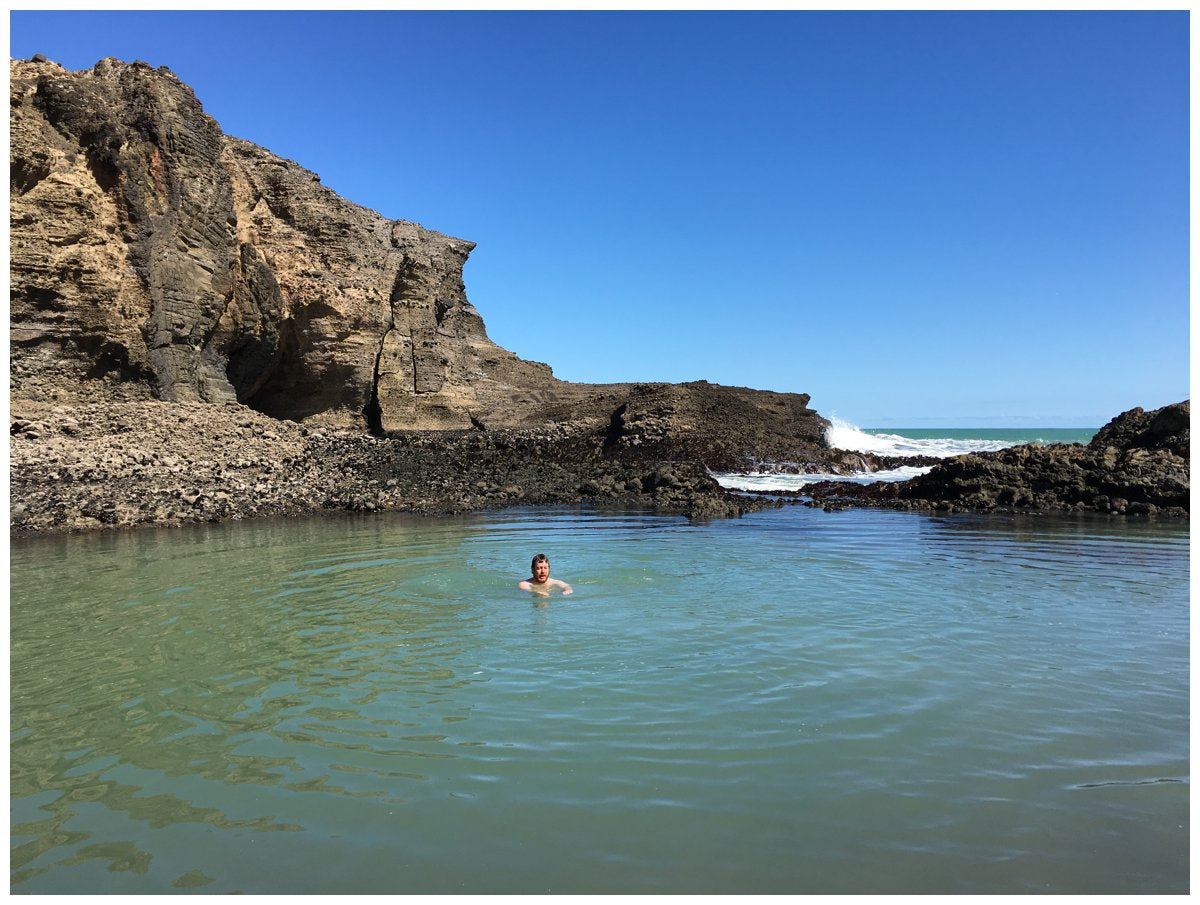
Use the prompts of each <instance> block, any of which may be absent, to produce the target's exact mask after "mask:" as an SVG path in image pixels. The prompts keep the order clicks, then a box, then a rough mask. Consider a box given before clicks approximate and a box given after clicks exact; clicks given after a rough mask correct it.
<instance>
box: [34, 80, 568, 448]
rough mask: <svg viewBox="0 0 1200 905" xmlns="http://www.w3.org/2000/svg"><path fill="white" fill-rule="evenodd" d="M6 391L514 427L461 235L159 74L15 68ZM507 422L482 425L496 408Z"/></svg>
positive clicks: (370, 421) (545, 376) (513, 368)
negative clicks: (338, 179) (412, 214)
mask: <svg viewBox="0 0 1200 905" xmlns="http://www.w3.org/2000/svg"><path fill="white" fill-rule="evenodd" d="M10 65H11V75H12V83H11V85H12V89H11V90H12V98H11V100H12V106H11V116H12V150H11V183H12V210H11V222H12V269H11V282H12V299H11V316H12V343H13V345H12V383H13V393H14V395H18V396H19V395H32V396H38V395H44V394H47V393H48V392H49V391H51V390H53V391H55V392H56V394H57V395H58V396H59V398H66V399H73V398H74V399H84V400H89V399H106V398H114V399H128V398H158V399H162V400H166V401H178V402H228V401H238V402H242V403H245V404H246V405H249V406H251V407H252V408H255V409H257V410H259V411H261V412H264V413H265V414H268V415H272V416H274V417H279V418H292V419H299V418H305V417H309V416H313V415H318V414H325V415H326V416H327V417H328V418H329V419H331V420H335V421H338V420H340V421H343V422H346V423H354V422H357V423H363V424H366V425H368V426H370V427H372V428H374V429H375V430H379V431H381V430H387V429H400V428H418V429H419V428H442V427H470V426H471V423H472V422H471V416H472V414H473V413H474V412H475V411H476V410H478V411H479V413H480V417H482V415H483V413H484V412H485V411H486V412H487V413H488V415H489V417H490V418H491V420H493V421H496V420H501V421H514V420H515V421H519V420H520V419H521V418H522V417H524V416H525V415H526V414H527V412H525V411H524V407H522V406H521V405H520V400H521V398H522V397H524V396H528V395H529V393H530V392H531V391H534V390H546V389H552V388H554V387H555V386H556V385H557V384H558V383H559V381H556V380H554V378H553V376H552V375H551V373H550V370H549V368H547V367H546V366H545V365H540V364H537V363H534V362H526V361H522V360H521V359H519V358H517V357H516V356H514V355H512V354H511V353H509V352H507V351H506V350H504V349H502V348H500V347H499V346H497V345H495V344H494V343H492V342H491V341H490V340H489V339H488V337H487V333H486V331H485V329H484V325H483V321H482V319H481V318H480V316H479V314H478V312H477V311H476V310H475V308H474V307H473V306H472V305H471V304H470V302H469V301H468V300H467V297H466V292H465V289H464V286H463V281H462V268H463V264H464V263H465V261H466V259H467V255H468V254H469V253H470V251H471V249H472V248H473V247H474V246H473V245H472V243H470V242H466V241H463V240H461V239H455V238H451V237H449V236H444V235H441V234H440V233H436V232H433V231H431V230H427V229H424V228H422V227H420V226H418V225H417V224H415V223H408V222H405V221H392V220H388V219H387V218H385V217H382V216H380V215H379V214H377V213H375V212H374V211H371V210H368V209H366V208H363V207H360V206H358V205H355V204H352V203H350V202H348V201H346V200H345V199H343V198H340V197H339V196H338V195H336V194H335V193H334V192H332V191H330V190H329V189H327V188H325V187H324V186H322V185H321V184H320V182H319V180H318V177H317V176H316V175H315V174H314V173H311V172H309V171H308V170H305V169H304V168H303V167H301V166H299V165H298V164H296V163H293V162H291V161H288V160H284V159H282V158H280V157H277V156H276V155H274V154H271V153H270V152H268V151H266V150H264V149H263V148H260V147H257V146H256V145H253V144H251V143H250V142H246V141H242V140H240V139H237V138H232V137H229V136H226V135H224V134H222V132H221V129H220V127H219V126H218V125H217V123H216V122H215V121H214V120H213V119H212V118H211V117H210V116H208V115H207V114H206V113H205V112H204V110H203V109H202V107H201V105H200V103H199V102H198V101H197V100H196V98H195V96H194V94H193V93H192V91H191V90H190V89H189V88H188V87H187V86H186V85H184V84H183V83H182V82H180V81H179V80H178V78H176V77H175V76H174V75H173V74H172V73H171V72H170V71H169V70H167V69H165V68H162V69H153V68H151V67H149V66H148V65H146V64H144V63H134V64H125V63H121V62H118V61H116V60H111V59H109V60H102V61H101V62H100V63H98V64H96V66H95V67H93V68H92V69H90V70H86V71H83V72H69V71H67V70H65V69H63V68H62V67H60V66H58V65H57V64H55V63H51V62H47V61H40V60H39V61H30V62H23V61H12V62H11V64H10ZM497 411H502V412H504V415H502V416H501V417H500V418H497V417H496V412H497Z"/></svg>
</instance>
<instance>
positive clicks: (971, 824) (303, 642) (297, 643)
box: [10, 506, 1189, 894]
mask: <svg viewBox="0 0 1200 905" xmlns="http://www.w3.org/2000/svg"><path fill="white" fill-rule="evenodd" d="M1188 541H1189V536H1188V529H1187V527H1186V526H1180V525H1170V524H1165V523H1163V524H1156V523H1154V522H1140V523H1139V522H1136V521H1132V520H1130V521H1128V522H1125V521H1118V520H1113V521H1109V520H1106V519H1104V518H1099V517H1093V518H1078V519H1067V518H1053V517H1040V518H1038V517H1022V518H1011V517H1009V518H1005V517H1000V516H989V517H984V516H969V515H954V516H946V517H929V516H924V515H917V514H911V513H898V512H873V511H869V510H851V511H847V512H841V513H830V514H826V513H823V512H820V511H814V510H810V509H806V508H803V507H794V506H793V507H785V508H783V509H779V510H772V511H768V512H763V513H757V514H753V515H748V516H746V517H743V518H741V519H735V520H725V521H714V522H712V523H708V524H698V525H690V524H688V523H687V522H686V521H685V520H683V519H680V518H676V517H665V516H657V515H653V514H647V513H641V512H598V511H594V510H586V509H561V510H544V509H542V510H537V509H514V510H507V511H503V512H495V513H487V514H480V515H473V516H469V517H461V518H411V517H404V516H397V515H378V516H373V517H370V518H358V517H348V516H347V517H336V518H327V519H315V520H307V521H295V522H287V523H274V522H272V523H249V524H230V525H219V526H209V527H201V528H190V529H175V530H169V531H139V532H130V533H120V534H98V535H92V536H83V537H63V538H38V539H30V540H23V539H14V540H13V541H12V544H11V620H10V628H11V736H10V737H11V760H10V763H11V780H10V782H11V821H12V824H11V833H12V836H11V846H12V848H11V890H12V892H14V893H156V892H165V893H170V892H199V893H235V892H242V893H293V894H296V893H539V892H552V893H639V892H641V893H822V892H824V893H887V892H894V893H1036V892H1042V893H1168V892H1173V893H1178V892H1185V891H1186V890H1187V889H1188V886H1189V877H1188V847H1189V822H1188V789H1189V751H1188V669H1189V661H1188V657H1189V644H1188V631H1189V626H1188V582H1189V574H1188ZM540 551H544V552H546V553H548V554H549V556H550V558H551V561H552V565H553V574H554V576H555V577H558V578H563V579H566V580H568V581H570V582H571V584H572V585H574V587H575V594H573V595H572V596H569V597H561V596H556V597H554V598H552V599H551V601H550V603H549V605H547V606H535V605H533V604H534V601H533V600H532V599H531V598H530V596H529V595H528V594H526V593H524V592H521V591H519V590H518V589H517V588H516V582H517V581H518V580H520V579H521V578H523V577H525V576H526V575H528V566H529V559H530V557H531V556H532V555H533V553H536V552H540ZM538 602H543V601H538Z"/></svg>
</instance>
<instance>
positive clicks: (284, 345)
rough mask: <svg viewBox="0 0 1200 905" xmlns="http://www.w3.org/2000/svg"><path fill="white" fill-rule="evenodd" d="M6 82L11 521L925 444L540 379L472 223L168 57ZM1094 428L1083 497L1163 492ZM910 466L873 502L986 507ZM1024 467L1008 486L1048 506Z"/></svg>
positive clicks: (527, 482) (239, 506) (217, 507)
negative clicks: (238, 133)
mask: <svg viewBox="0 0 1200 905" xmlns="http://www.w3.org/2000/svg"><path fill="white" fill-rule="evenodd" d="M10 75H11V81H10V135H11V141H10V189H11V191H10V197H11V208H10V227H11V241H10V251H11V258H10V260H11V265H10V384H11V398H10V433H11V439H10V463H11V472H10V496H11V513H10V517H11V522H10V524H11V529H12V530H13V531H15V532H47V531H69V530H85V529H92V528H99V527H129V526H139V525H174V524H183V523H187V522H197V521H210V520H220V519H237V518H250V517H267V516H289V515H299V514H309V513H314V512H320V511H327V510H339V509H353V510H384V509H401V510H410V511H420V512H435V511H436V512H445V511H462V510H466V509H475V508H483V507H491V506H504V505H512V504H515V503H525V504H565V503H579V502H602V503H605V504H613V505H636V506H650V507H654V508H656V509H658V510H662V511H673V512H681V513H687V514H690V515H692V516H693V517H713V516H728V515H736V514H739V513H741V512H744V511H748V510H750V509H755V508H761V507H763V506H766V505H778V504H779V502H778V499H776V498H759V497H753V496H748V495H741V494H731V493H728V492H726V491H724V490H723V489H722V488H720V487H719V486H718V485H717V484H716V482H715V481H714V480H713V478H712V477H711V475H710V472H712V471H752V470H755V469H757V468H758V467H760V466H762V465H763V464H764V463H789V465H788V467H790V468H792V469H794V470H797V471H806V472H817V471H819V472H827V473H834V474H848V473H851V472H857V471H872V470H877V469H879V468H885V467H895V466H896V465H898V464H929V463H928V462H924V461H918V460H897V459H882V458H880V457H875V456H872V455H871V454H867V453H856V452H847V451H842V450H836V449H830V448H829V447H828V444H827V443H826V441H825V431H826V429H827V428H828V426H829V423H828V421H826V419H824V418H823V417H821V416H820V414H818V413H817V412H816V411H815V410H813V409H811V408H809V406H808V403H809V397H808V396H807V395H805V394H798V393H774V392H769V391H764V390H751V389H745V388H741V387H725V386H717V385H714V384H710V383H707V382H705V381H696V382H692V383H684V384H663V383H643V384H619V383H615V384H595V385H593V384H575V383H570V382H567V381H561V380H558V379H557V378H555V377H554V375H553V373H552V371H551V369H550V368H549V367H548V366H547V365H545V364H542V363H539V362H531V361H525V360H523V359H521V358H519V357H518V356H516V355H514V354H513V353H511V352H509V351H507V350H505V349H503V348H501V347H500V346H497V345H496V344H495V343H493V342H492V341H491V340H490V339H489V338H488V336H487V332H486V329H485V327H484V322H483V319H482V317H481V316H480V314H479V312H478V311H477V310H476V309H475V307H474V306H473V305H472V304H471V303H470V301H468V299H467V296H466V289H465V286H464V283H463V277H462V270H463V265H464V263H465V262H466V260H467V257H468V255H469V254H470V252H471V250H472V248H473V247H474V245H473V244H472V243H471V242H468V241H465V240H462V239H457V238H453V237H451V236H446V235H443V234H441V233H437V232H434V231H432V230H428V229H425V228H424V227H422V226H420V225H419V224H416V223H411V222H407V221H403V220H390V219H388V218H386V217H383V216H382V215H380V214H378V213H376V212H375V211H372V210H369V209H367V208H364V207H361V206H359V205H356V204H353V203H351V202H349V201H347V200H346V199H343V198H341V197H339V196H338V195H337V194H336V193H334V192H333V191H331V190H329V189H328V188H326V187H324V186H323V185H321V182H320V179H319V177H318V176H317V175H316V174H315V173H312V172H311V171H309V170H306V169H304V168H303V167H302V166H300V165H299V164H297V163H295V162H292V161H289V160H285V159H283V158H280V157H278V156H277V155H274V154H272V153H271V152H269V151H267V150H265V149H263V148H261V147H258V146H257V145H254V144H251V143H250V142H247V141H244V140H241V139H238V138H235V137H232V136H228V135H225V134H224V133H223V132H222V131H221V129H220V127H219V125H218V124H217V123H216V122H215V121H214V120H213V119H212V118H211V117H210V116H209V115H208V114H206V113H205V112H204V110H203V107H202V106H201V104H200V102H199V101H198V100H197V99H196V97H195V95H194V93H193V92H192V90H191V89H190V88H189V87H188V86H187V85H185V84H184V83H182V82H181V81H180V80H179V79H178V78H177V77H176V76H175V75H174V74H173V73H172V72H171V71H170V70H168V69H166V68H165V67H160V68H157V69H156V68H153V67H151V66H149V65H147V64H145V63H140V62H139V63H123V62H120V61H118V60H114V59H106V60H102V61H100V62H99V63H97V64H96V65H95V66H94V67H93V68H91V69H89V70H83V71H79V72H72V71H68V70H66V69H64V68H63V67H61V66H59V65H58V64H56V63H53V62H51V61H48V60H46V59H44V58H41V57H34V58H33V59H32V60H28V61H24V60H14V61H11V62H10ZM1184 411H1185V418H1186V409H1185V410H1184ZM1106 430H1107V429H1106ZM1113 436H1114V438H1115V439H1114V443H1116V445H1114V446H1113V448H1114V449H1117V451H1118V452H1117V454H1116V458H1115V459H1114V458H1113V457H1112V456H1108V454H1107V453H1103V452H1099V453H1097V454H1096V455H1097V456H1098V458H1095V457H1093V458H1095V462H1096V463H1098V464H1097V465H1096V468H1097V469H1105V468H1107V469H1108V471H1107V472H1106V473H1107V474H1109V475H1110V476H1113V477H1112V481H1110V482H1109V484H1106V485H1103V486H1105V487H1106V488H1107V490H1106V491H1105V495H1106V496H1107V498H1108V500H1109V501H1110V508H1109V509H1108V510H1106V511H1125V512H1129V513H1134V512H1138V511H1141V510H1140V508H1139V507H1140V506H1141V504H1143V503H1145V504H1146V505H1147V506H1151V505H1152V506H1154V507H1155V510H1156V511H1160V512H1166V511H1173V510H1174V509H1177V508H1179V506H1180V505H1181V506H1183V507H1186V505H1187V504H1186V501H1185V502H1183V503H1182V504H1176V503H1171V504H1170V505H1166V504H1164V503H1163V502H1161V500H1165V499H1166V497H1159V496H1155V497H1153V500H1152V499H1151V498H1150V497H1148V496H1145V495H1138V494H1137V493H1133V492H1126V491H1125V490H1124V489H1123V488H1124V485H1123V484H1120V481H1122V480H1125V479H1126V478H1128V479H1129V480H1134V481H1142V480H1143V476H1144V472H1145V470H1146V469H1151V470H1153V469H1160V470H1161V469H1165V470H1166V471H1164V472H1163V474H1164V475H1167V476H1166V477H1162V478H1161V480H1160V479H1159V477H1155V478H1154V479H1153V480H1151V479H1149V478H1146V479H1145V480H1146V481H1149V483H1152V484H1153V483H1155V482H1156V481H1157V482H1158V484H1162V486H1163V487H1166V486H1167V485H1168V484H1170V482H1171V481H1176V483H1177V478H1178V474H1177V473H1178V463H1177V462H1176V461H1175V459H1174V458H1171V459H1167V458H1163V456H1162V455H1160V453H1163V454H1164V455H1165V454H1169V455H1171V456H1176V455H1177V453H1176V452H1175V451H1172V450H1165V452H1164V450H1160V449H1147V450H1145V452H1146V453H1147V455H1148V456H1149V458H1146V457H1143V458H1142V459H1138V460H1137V461H1136V462H1135V461H1134V460H1133V459H1130V457H1129V456H1127V455H1125V452H1126V451H1127V450H1126V447H1127V446H1128V445H1129V443H1132V442H1135V441H1134V440H1130V439H1129V438H1127V437H1126V436H1125V435H1124V434H1121V435H1120V436H1119V437H1118V436H1117V435H1116V434H1113ZM1116 441H1120V442H1119V443H1117V442H1116ZM1127 441H1128V442H1127ZM1137 442H1140V441H1137ZM1184 442H1185V443H1186V439H1185V441H1184ZM1120 444H1125V446H1122V445H1120ZM1093 445H1095V444H1093ZM1106 448H1107V447H1106ZM1089 449H1091V447H1089ZM1136 449H1142V447H1136ZM1014 455H1015V453H1014ZM1024 455H1025V456H1026V458H1027V459H1028V458H1030V457H1033V458H1036V457H1037V456H1039V455H1042V454H1041V453H1032V452H1031V453H1025V454H1024ZM1054 455H1056V456H1058V457H1060V458H1062V459H1063V461H1067V460H1070V461H1071V462H1074V461H1075V460H1074V459H1071V455H1069V454H1068V453H1066V452H1062V453H1054ZM1106 456H1107V458H1106ZM964 458H970V457H964ZM1186 459H1187V457H1186V454H1184V456H1183V460H1182V461H1183V472H1182V475H1183V478H1182V480H1183V482H1184V486H1185V488H1186V481H1187V461H1186ZM980 461H981V462H985V463H986V462H991V461H992V460H991V459H988V458H986V457H985V458H983V459H980ZM1056 461H1057V460H1056ZM1088 461H1089V462H1090V461H1092V460H1091V459H1089V460H1088ZM1002 464H1005V465H1006V467H1007V464H1008V463H1007V460H1004V462H1003V463H1002ZM1018 464H1019V463H1018ZM968 465H969V467H971V468H976V467H982V466H976V465H974V464H970V463H968ZM968 465H963V466H956V467H964V468H965V467H968ZM947 467H949V463H947V464H946V465H942V466H939V468H942V469H944V468H947ZM1013 467H1014V468H1015V467H1017V466H1016V465H1015V464H1014V466H1013ZM1064 467H1065V466H1064ZM1080 467H1083V466H1080ZM987 468H990V469H991V471H990V472H989V474H993V473H994V474H995V475H996V480H1001V479H1002V478H1004V477H1005V475H1008V473H1007V472H1004V473H1001V472H1000V471H999V466H998V465H987ZM1088 468H1091V466H1090V465H1089V466H1088ZM1139 468H1140V469H1142V471H1138V469H1139ZM937 472H938V469H935V473H937ZM1090 473H1091V472H1089V474H1090ZM1155 473H1156V474H1157V472H1155ZM1096 474H1097V475H1099V474H1100V472H1099V471H1097V472H1096ZM1015 475H1016V472H1013V474H1012V475H1009V476H1010V477H1012V476H1015ZM927 478H932V475H930V476H927ZM1015 479H1016V478H1015V477H1014V480H1015ZM919 480H920V479H919ZM939 480H940V479H939ZM946 480H949V479H946ZM954 480H958V481H959V482H960V484H961V486H962V487H964V488H965V487H967V486H969V485H970V484H971V480H970V479H969V478H968V477H966V473H965V472H963V473H961V474H960V475H959V477H957V478H955V479H954ZM989 480H991V479H990V478H989ZM1096 480H1097V482H1099V483H1097V484H1096V486H1097V487H1099V486H1102V483H1103V482H1101V481H1100V478H1099V477H1097V478H1096ZM1113 481H1116V482H1117V483H1115V484H1114V483H1113ZM916 486H918V487H919V488H920V489H919V490H918V491H914V493H916V494H917V495H916V496H911V497H909V496H897V497H895V498H894V499H892V500H890V502H889V504H895V505H902V504H908V503H912V504H914V505H916V504H917V503H918V502H920V501H925V502H929V501H933V504H934V505H941V504H942V503H946V505H955V506H959V507H969V506H972V505H977V506H979V507H980V508H987V504H988V501H989V500H993V499H994V500H995V501H996V502H995V503H993V505H1003V504H1004V499H1002V497H1003V492H1002V491H1000V490H998V491H997V492H996V493H995V494H992V495H990V496H989V494H990V493H991V491H990V489H988V490H986V491H985V490H975V491H971V492H967V491H965V490H964V492H962V493H957V492H956V495H951V491H950V490H944V491H942V490H938V491H936V492H935V491H934V490H933V489H930V488H933V487H934V486H935V485H934V484H933V483H929V482H928V481H926V483H925V484H921V485H916ZM947 486H949V485H947ZM981 486H982V485H981ZM1029 486H1030V487H1034V485H1029ZM1089 486H1091V485H1089ZM1139 486H1140V485H1139ZM1156 486H1157V485H1156ZM1171 486H1174V485H1173V484H1172V485H1171ZM987 487H988V488H990V487H991V484H988V485H987ZM1023 487H1024V485H1021V486H1018V485H1015V484H1014V485H1013V488H1014V491H1013V492H1014V494H1016V496H1014V497H1013V504H1014V505H1024V504H1025V501H1028V505H1030V506H1039V505H1043V504H1048V502H1049V500H1050V497H1049V496H1047V494H1046V492H1045V491H1043V490H1037V489H1034V490H1033V491H1032V492H1031V493H1030V494H1027V493H1026V491H1025V490H1024V489H1023ZM829 492H830V495H831V498H832V497H833V496H837V498H838V499H842V500H846V499H850V497H849V496H847V495H846V494H844V493H842V492H841V491H840V490H837V489H836V488H835V489H833V490H830V491H829ZM888 492H893V491H891V490H880V491H876V492H875V493H876V494H877V496H878V498H876V497H868V496H864V497H862V499H861V501H862V502H864V503H868V504H878V503H880V502H881V500H882V495H884V494H886V493H888ZM894 492H896V493H897V494H907V493H908V490H895V491H894ZM920 494H924V496H921V495H920ZM937 494H944V496H938V495H937ZM1184 496H1185V497H1186V493H1185V494H1184ZM1056 498H1057V497H1056ZM1064 498H1065V497H1064ZM1172 499H1173V498H1172ZM1018 500H1019V501H1021V502H1016V501H1018ZM1122 503H1124V507H1123V509H1122V506H1121V504H1122ZM918 508H919V507H918ZM1097 508H1099V506H1097ZM1145 511H1150V510H1149V509H1146V510H1145Z"/></svg>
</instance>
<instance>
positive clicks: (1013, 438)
mask: <svg viewBox="0 0 1200 905" xmlns="http://www.w3.org/2000/svg"><path fill="white" fill-rule="evenodd" d="M1098 430H1099V428H1095V427H932V428H931V427H872V428H867V430H866V433H869V434H876V435H879V434H891V435H895V436H899V437H907V438H909V439H910V440H940V439H945V440H986V441H988V442H989V443H992V442H1002V443H1005V444H1007V445H1010V446H1020V445H1021V444H1024V443H1041V444H1043V445H1045V444H1049V443H1079V444H1082V445H1085V446H1086V445H1087V444H1088V443H1090V442H1091V440H1092V437H1094V436H1096V431H1098Z"/></svg>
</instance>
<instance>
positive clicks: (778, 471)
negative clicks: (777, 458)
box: [713, 418, 1014, 492]
mask: <svg viewBox="0 0 1200 905" xmlns="http://www.w3.org/2000/svg"><path fill="white" fill-rule="evenodd" d="M825 441H826V442H827V443H828V444H829V445H830V446H832V447H834V448H835V449H844V450H847V451H850V452H866V453H874V454H876V455H879V456H930V457H934V458H939V459H946V458H950V457H951V456H961V455H962V454H964V453H970V452H988V451H992V450H997V449H1005V448H1006V447H1009V446H1013V445H1014V441H1013V440H1011V439H1007V440H1003V439H990V440H985V439H969V438H958V437H955V438H951V437H934V438H929V439H914V438H912V437H903V436H901V435H900V434H885V433H882V432H881V433H877V434H874V433H867V432H866V431H864V430H862V428H860V427H858V426H856V425H854V424H850V423H849V422H848V421H843V420H841V419H840V418H832V419H831V420H830V425H829V427H828V428H827V429H826V431H825ZM928 471H929V468H928V467H924V468H922V467H916V466H906V467H903V468H894V469H890V470H887V471H871V472H859V473H858V474H850V475H839V474H795V473H794V469H791V468H785V467H778V468H775V469H772V468H771V467H770V466H767V467H765V468H763V469H762V470H761V471H758V472H741V473H723V474H714V475H713V477H714V478H715V479H716V480H717V483H719V484H720V485H721V486H722V487H725V488H727V489H729V490H751V491H763V492H770V491H773V490H802V489H803V488H805V487H807V486H808V485H810V484H815V483H817V482H818V481H850V482H852V483H855V484H870V483H874V482H875V481H907V480H908V479H909V478H915V477H917V476H918V475H923V474H925V473H926V472H928Z"/></svg>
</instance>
